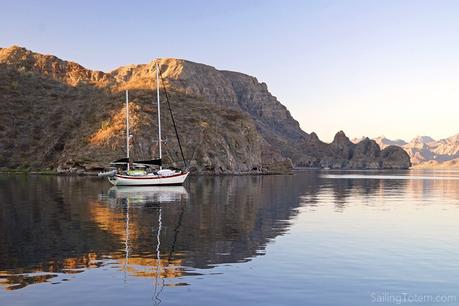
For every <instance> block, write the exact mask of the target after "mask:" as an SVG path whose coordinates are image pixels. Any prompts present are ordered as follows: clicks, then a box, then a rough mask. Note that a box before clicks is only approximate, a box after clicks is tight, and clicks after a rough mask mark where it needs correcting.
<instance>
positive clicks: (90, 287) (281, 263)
mask: <svg viewBox="0 0 459 306" xmlns="http://www.w3.org/2000/svg"><path fill="white" fill-rule="evenodd" d="M458 217H459V172H455V171H398V172H395V171H390V172H387V171H385V172H358V171H350V172H334V171H306V172H299V173H296V174H295V175H286V176H246V177H191V178H190V180H189V181H188V182H187V184H186V185H185V186H184V187H161V188H158V187H124V188H122V187H118V188H113V187H111V186H110V185H109V184H108V183H107V182H106V181H104V180H100V179H97V178H87V177H54V176H15V175H2V176H0V230H1V232H0V305H158V304H161V305H238V304H239V305H373V304H375V305H391V304H392V305H393V304H401V302H405V303H408V302H410V304H422V305H440V304H441V305H457V304H459V286H458V284H459V234H458V233H459V218H458ZM420 296H421V297H424V300H422V301H419V300H413V299H414V298H417V297H420ZM410 298H411V300H408V299H410Z"/></svg>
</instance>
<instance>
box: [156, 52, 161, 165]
mask: <svg viewBox="0 0 459 306" xmlns="http://www.w3.org/2000/svg"><path fill="white" fill-rule="evenodd" d="M156 100H157V104H158V144H159V159H160V160H161V159H162V152H161V108H160V105H159V65H158V60H156ZM159 169H160V170H162V169H163V166H159Z"/></svg>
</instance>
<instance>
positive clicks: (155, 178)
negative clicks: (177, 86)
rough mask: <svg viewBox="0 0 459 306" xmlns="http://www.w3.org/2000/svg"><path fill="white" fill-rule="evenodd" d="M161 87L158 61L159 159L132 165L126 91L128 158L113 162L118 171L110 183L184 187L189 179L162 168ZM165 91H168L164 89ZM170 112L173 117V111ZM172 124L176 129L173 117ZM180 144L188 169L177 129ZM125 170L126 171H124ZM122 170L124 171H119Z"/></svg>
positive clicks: (174, 171) (176, 172) (186, 175)
mask: <svg viewBox="0 0 459 306" xmlns="http://www.w3.org/2000/svg"><path fill="white" fill-rule="evenodd" d="M159 87H160V72H159V65H158V62H157V61H156V103H157V108H158V151H159V152H158V153H159V158H158V159H153V160H142V161H133V162H132V163H131V161H130V157H129V140H130V135H129V94H128V91H126V147H127V148H126V153H127V156H126V158H122V159H119V160H116V161H114V162H112V163H111V164H110V165H111V166H112V167H116V168H117V169H118V170H116V171H115V172H109V173H110V174H109V175H107V176H108V181H109V182H110V183H111V184H112V185H115V186H158V185H182V184H183V182H185V180H186V178H187V177H188V174H189V172H188V171H183V170H179V169H167V168H164V169H163V167H162V150H161V142H162V140H161V106H160V99H159ZM164 90H166V89H165V88H164ZM166 98H167V102H168V104H169V98H168V96H167V92H166ZM169 111H170V114H171V116H172V111H171V110H170V104H169ZM172 123H173V124H174V128H175V120H174V117H173V116H172ZM175 133H176V137H177V141H178V144H179V146H180V152H181V153H182V158H183V162H184V164H185V167H186V161H185V158H184V156H183V151H182V147H181V144H180V139H179V136H178V133H177V129H176V128H175ZM153 166H159V170H157V169H153ZM124 168H125V169H124ZM119 169H122V170H119Z"/></svg>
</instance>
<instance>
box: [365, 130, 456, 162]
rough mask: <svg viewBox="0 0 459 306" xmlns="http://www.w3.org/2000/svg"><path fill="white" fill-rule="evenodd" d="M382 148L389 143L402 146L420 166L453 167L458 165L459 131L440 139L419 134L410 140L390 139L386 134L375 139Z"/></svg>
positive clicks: (412, 160)
mask: <svg viewBox="0 0 459 306" xmlns="http://www.w3.org/2000/svg"><path fill="white" fill-rule="evenodd" d="M374 140H375V141H376V142H377V143H378V145H379V146H380V148H385V147H386V146H387V145H396V146H399V147H402V148H403V149H404V150H405V151H406V152H407V153H408V155H409V156H410V159H411V162H412V163H413V165H415V166H416V167H418V168H431V167H435V168H437V167H438V168H448V167H449V168H451V167H457V166H458V158H459V133H458V134H456V135H454V136H451V137H448V138H445V139H440V140H438V141H437V140H435V139H433V138H432V137H430V136H417V137H415V138H413V139H412V140H411V141H410V142H408V143H407V142H405V141H404V140H401V139H398V140H390V139H387V138H385V137H384V136H381V137H377V138H375V139H374Z"/></svg>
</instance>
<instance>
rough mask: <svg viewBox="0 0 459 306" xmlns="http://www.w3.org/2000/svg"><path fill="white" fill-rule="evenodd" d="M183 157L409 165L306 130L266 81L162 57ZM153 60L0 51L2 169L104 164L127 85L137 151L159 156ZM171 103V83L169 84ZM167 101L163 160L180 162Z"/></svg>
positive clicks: (242, 166)
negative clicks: (101, 66)
mask: <svg viewBox="0 0 459 306" xmlns="http://www.w3.org/2000/svg"><path fill="white" fill-rule="evenodd" d="M159 64H160V68H161V71H162V74H163V77H164V79H165V86H166V88H167V89H168V92H169V95H170V98H171V103H172V109H173V112H174V115H175V118H176V121H177V125H178V129H179V133H180V135H181V137H182V141H183V144H184V153H185V158H186V159H187V160H188V161H189V162H190V164H191V166H192V170H193V171H195V172H199V173H212V174H219V173H277V172H286V171H289V170H290V169H291V168H292V166H308V167H331V168H407V167H409V166H410V163H409V157H408V155H406V154H405V153H404V152H403V151H402V150H400V149H398V148H397V147H388V148H385V149H383V150H382V151H381V150H379V147H378V146H377V144H376V143H375V142H374V141H371V140H369V139H365V140H363V141H362V142H361V143H358V144H353V143H351V142H350V141H349V139H347V137H346V136H345V135H344V133H342V132H340V133H338V134H337V136H336V137H335V140H334V141H333V143H331V144H326V143H324V142H322V141H320V140H319V138H318V137H317V135H315V134H314V133H312V134H307V133H305V132H304V131H302V130H301V129H300V127H299V124H298V122H297V121H296V120H295V119H294V118H293V117H292V116H291V114H290V112H289V111H288V110H287V109H286V107H285V106H284V105H282V104H281V103H280V102H279V101H278V100H277V99H276V97H274V96H272V95H271V94H270V93H269V91H268V89H267V85H266V84H265V83H260V82H259V81H258V80H257V79H256V78H254V77H251V76H248V75H245V74H242V73H238V72H231V71H219V70H217V69H215V68H213V67H211V66H207V65H203V64H198V63H193V62H189V61H185V60H178V59H170V58H164V59H159ZM154 76H155V65H154V62H151V63H149V64H142V65H129V66H123V67H120V68H118V69H115V70H113V71H111V72H108V73H105V72H101V71H92V70H89V69H86V68H84V67H82V66H81V65H79V64H76V63H73V62H69V61H64V60H61V59H59V58H57V57H55V56H52V55H43V54H38V53H34V52H32V51H29V50H27V49H24V48H21V47H17V46H12V47H9V48H3V49H0V103H1V105H2V106H3V107H2V108H1V109H0V167H1V168H8V169H12V168H13V169H18V168H19V169H60V170H61V171H72V172H75V171H76V172H82V171H97V170H99V169H100V168H102V167H103V166H105V165H107V163H108V162H110V161H111V160H114V159H117V158H119V157H122V156H124V155H125V147H124V143H125V123H124V122H125V113H124V90H126V89H128V90H129V95H130V101H131V104H130V106H131V107H130V119H131V128H132V135H133V139H132V147H131V153H132V155H133V157H134V158H151V157H155V152H156V147H157V141H156V131H157V122H156V107H155V105H154V101H155V99H154V91H153V90H155V79H154ZM162 95H163V96H162V101H164V91H162ZM165 106H166V105H164V106H163V110H164V111H165V113H164V114H163V117H162V118H163V122H162V124H163V134H164V137H165V138H166V139H167V141H166V142H165V155H166V156H165V160H166V162H168V163H170V164H173V165H175V166H182V165H181V163H180V158H179V152H178V150H177V147H178V146H177V143H176V140H175V137H174V134H173V129H172V123H171V120H170V117H169V116H166V114H167V113H166V111H167V109H166V107H165Z"/></svg>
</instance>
